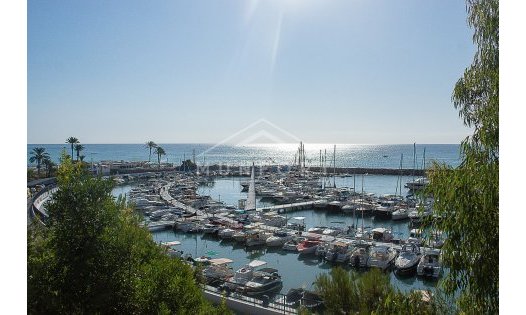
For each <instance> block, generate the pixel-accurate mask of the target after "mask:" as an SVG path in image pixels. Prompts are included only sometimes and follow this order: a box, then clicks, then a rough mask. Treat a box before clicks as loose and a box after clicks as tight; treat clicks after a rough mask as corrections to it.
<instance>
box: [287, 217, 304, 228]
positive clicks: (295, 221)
mask: <svg viewBox="0 0 526 315" xmlns="http://www.w3.org/2000/svg"><path fill="white" fill-rule="evenodd" d="M287 228H288V229H291V230H295V231H305V217H292V218H291V219H290V220H289V222H288V223H287Z"/></svg>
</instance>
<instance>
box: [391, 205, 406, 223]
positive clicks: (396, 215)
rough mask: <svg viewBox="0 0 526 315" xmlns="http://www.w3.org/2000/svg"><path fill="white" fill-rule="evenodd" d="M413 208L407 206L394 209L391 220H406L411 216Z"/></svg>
mask: <svg viewBox="0 0 526 315" xmlns="http://www.w3.org/2000/svg"><path fill="white" fill-rule="evenodd" d="M410 211H411V210H410V209H407V208H399V209H397V210H395V211H393V213H392V215H391V220H393V221H401V220H406V219H408V218H409V212H410Z"/></svg>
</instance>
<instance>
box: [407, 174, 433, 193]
mask: <svg viewBox="0 0 526 315" xmlns="http://www.w3.org/2000/svg"><path fill="white" fill-rule="evenodd" d="M427 185H429V179H427V178H425V177H420V178H417V179H415V180H413V181H410V182H407V183H406V184H405V188H408V189H409V190H412V191H418V190H422V189H424V188H426V187H427Z"/></svg>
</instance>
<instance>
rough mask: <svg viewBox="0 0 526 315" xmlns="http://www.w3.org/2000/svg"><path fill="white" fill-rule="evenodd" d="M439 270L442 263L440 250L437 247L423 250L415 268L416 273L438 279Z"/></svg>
mask: <svg viewBox="0 0 526 315" xmlns="http://www.w3.org/2000/svg"><path fill="white" fill-rule="evenodd" d="M441 271H442V265H441V263H440V251H439V250H437V249H428V250H425V251H424V254H423V255H422V258H420V262H419V263H418V266H417V268H416V273H417V275H418V276H421V277H429V278H434V279H438V277H440V272H441Z"/></svg>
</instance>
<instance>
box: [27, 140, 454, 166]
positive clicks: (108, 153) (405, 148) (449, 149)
mask: <svg viewBox="0 0 526 315" xmlns="http://www.w3.org/2000/svg"><path fill="white" fill-rule="evenodd" d="M160 146H162V147H163V148H164V149H165V151H166V156H165V157H163V161H164V162H169V163H176V164H177V165H180V162H181V160H182V159H183V158H186V159H191V158H192V154H193V151H194V150H195V154H196V163H197V164H198V165H199V166H202V165H204V164H207V165H210V164H221V165H251V164H252V162H255V163H256V164H257V165H268V164H279V165H291V164H292V163H293V162H294V155H295V153H296V152H297V149H298V146H299V145H298V144H296V143H294V144H287V143H284V144H279V143H278V144H254V145H220V146H214V145H212V144H202V143H196V144H173V143H171V144H170V143H169V144H160ZM35 147H44V148H45V149H46V151H47V152H48V153H49V154H50V156H51V158H52V159H53V160H54V161H55V162H58V160H59V157H60V153H61V152H62V150H66V152H67V153H68V154H71V149H70V146H69V144H66V143H64V144H28V145H27V159H28V161H27V164H28V165H31V163H29V154H30V152H31V150H33V148H35ZM84 147H85V149H84V150H83V151H82V152H81V154H82V155H84V156H85V159H84V161H86V162H91V161H92V160H93V161H94V162H97V161H102V160H112V161H121V160H124V161H147V160H148V155H149V150H148V149H146V148H145V147H144V144H84ZM424 149H425V150H426V153H425V156H426V165H428V166H429V165H430V163H431V161H432V160H434V161H437V162H443V163H446V164H449V165H451V166H457V165H458V164H459V163H460V158H459V145H458V144H417V145H416V152H417V160H416V167H417V168H422V166H423V162H424V161H423V155H424ZM320 150H321V151H322V154H323V155H325V151H327V164H326V165H327V166H329V165H332V164H331V163H332V160H333V145H332V144H316V143H306V144H305V152H306V165H307V166H319V161H320ZM402 154H403V161H402V162H403V163H402V166H403V168H413V166H414V163H415V161H414V159H413V144H389V145H364V144H337V145H336V166H338V167H369V168H395V169H396V168H399V166H400V158H401V155H402ZM73 155H74V157H76V152H74V153H73ZM152 160H153V161H156V157H155V156H154V155H152Z"/></svg>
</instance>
